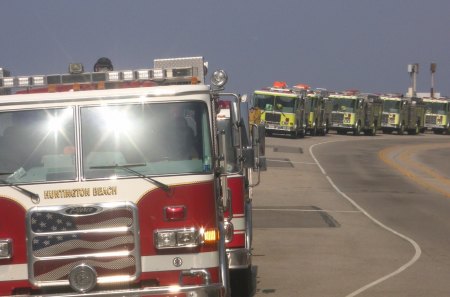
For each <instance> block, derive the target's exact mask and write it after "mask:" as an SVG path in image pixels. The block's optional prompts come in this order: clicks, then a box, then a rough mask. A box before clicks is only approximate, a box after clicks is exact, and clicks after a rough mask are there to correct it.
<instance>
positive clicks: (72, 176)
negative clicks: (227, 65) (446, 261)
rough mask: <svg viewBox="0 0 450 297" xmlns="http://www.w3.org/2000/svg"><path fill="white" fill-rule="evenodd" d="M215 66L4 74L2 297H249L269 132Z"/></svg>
mask: <svg viewBox="0 0 450 297" xmlns="http://www.w3.org/2000/svg"><path fill="white" fill-rule="evenodd" d="M206 70H207V68H206V64H205V61H204V60H203V58H202V57H185V58H174V59H157V60H154V65H153V67H152V66H150V67H147V66H145V67H144V68H142V69H136V70H123V71H117V70H114V67H113V65H112V63H111V61H110V60H109V59H107V58H101V59H99V60H98V62H97V63H96V65H95V66H94V71H93V72H86V71H84V67H83V65H82V64H79V63H75V64H70V66H69V73H64V74H54V75H30V76H11V74H10V72H9V71H6V70H5V69H2V68H0V95H1V96H0V100H1V104H0V295H1V296H9V295H14V296H78V295H80V296H83V297H87V296H230V295H231V294H233V295H249V290H250V289H251V283H252V282H251V245H252V215H251V211H252V188H253V187H254V186H256V185H257V184H258V183H259V172H260V171H261V170H264V169H265V159H264V135H265V131H264V125H258V124H254V123H249V114H248V111H249V110H250V109H249V107H248V102H246V101H245V100H244V98H242V97H241V96H240V95H238V94H235V93H227V92H224V85H225V83H226V80H227V76H226V74H225V72H223V71H216V72H214V73H213V74H212V76H211V85H209V84H207V83H206V82H205V75H206Z"/></svg>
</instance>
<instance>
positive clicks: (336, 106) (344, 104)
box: [333, 98, 357, 112]
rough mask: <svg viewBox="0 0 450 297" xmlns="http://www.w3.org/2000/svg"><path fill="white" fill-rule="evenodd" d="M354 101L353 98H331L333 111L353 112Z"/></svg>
mask: <svg viewBox="0 0 450 297" xmlns="http://www.w3.org/2000/svg"><path fill="white" fill-rule="evenodd" d="M356 102H357V101H356V100H355V99H344V98H339V99H333V111H345V112H354V111H355V107H356Z"/></svg>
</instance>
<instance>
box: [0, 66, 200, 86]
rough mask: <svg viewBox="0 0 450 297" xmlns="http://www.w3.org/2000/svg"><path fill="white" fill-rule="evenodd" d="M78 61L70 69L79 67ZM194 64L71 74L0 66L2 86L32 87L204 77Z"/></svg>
mask: <svg viewBox="0 0 450 297" xmlns="http://www.w3.org/2000/svg"><path fill="white" fill-rule="evenodd" d="M80 67H82V66H80V65H79V64H77V65H76V66H73V67H72V66H69V69H72V70H75V69H80ZM196 73H198V70H197V69H195V67H177V68H167V69H162V68H155V69H140V70H122V71H107V72H86V73H77V72H76V71H73V72H72V74H54V75H35V76H17V77H9V72H8V71H6V70H4V69H3V68H0V90H2V89H11V88H33V87H45V86H48V85H69V84H83V83H86V84H88V83H99V82H130V81H154V82H164V83H165V84H191V83H198V82H199V81H202V79H200V78H199V77H197V76H196V75H195V74H196Z"/></svg>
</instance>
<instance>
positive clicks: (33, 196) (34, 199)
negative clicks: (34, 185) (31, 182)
mask: <svg viewBox="0 0 450 297" xmlns="http://www.w3.org/2000/svg"><path fill="white" fill-rule="evenodd" d="M11 174H12V173H0V175H11ZM0 183H2V184H4V185H7V186H10V187H11V188H13V189H15V190H17V191H19V192H21V193H22V194H25V195H27V196H28V197H30V199H31V202H33V203H34V204H38V203H39V201H40V200H41V198H40V197H39V194H36V193H34V192H31V191H29V190H27V189H25V188H22V187H21V186H18V185H16V184H14V183H11V182H9V181H7V180H4V179H0Z"/></svg>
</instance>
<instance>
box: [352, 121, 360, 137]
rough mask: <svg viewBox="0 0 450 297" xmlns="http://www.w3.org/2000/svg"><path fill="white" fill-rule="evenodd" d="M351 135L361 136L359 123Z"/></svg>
mask: <svg viewBox="0 0 450 297" xmlns="http://www.w3.org/2000/svg"><path fill="white" fill-rule="evenodd" d="M353 135H354V136H359V135H361V125H360V123H359V122H358V123H357V124H356V127H355V129H353Z"/></svg>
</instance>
